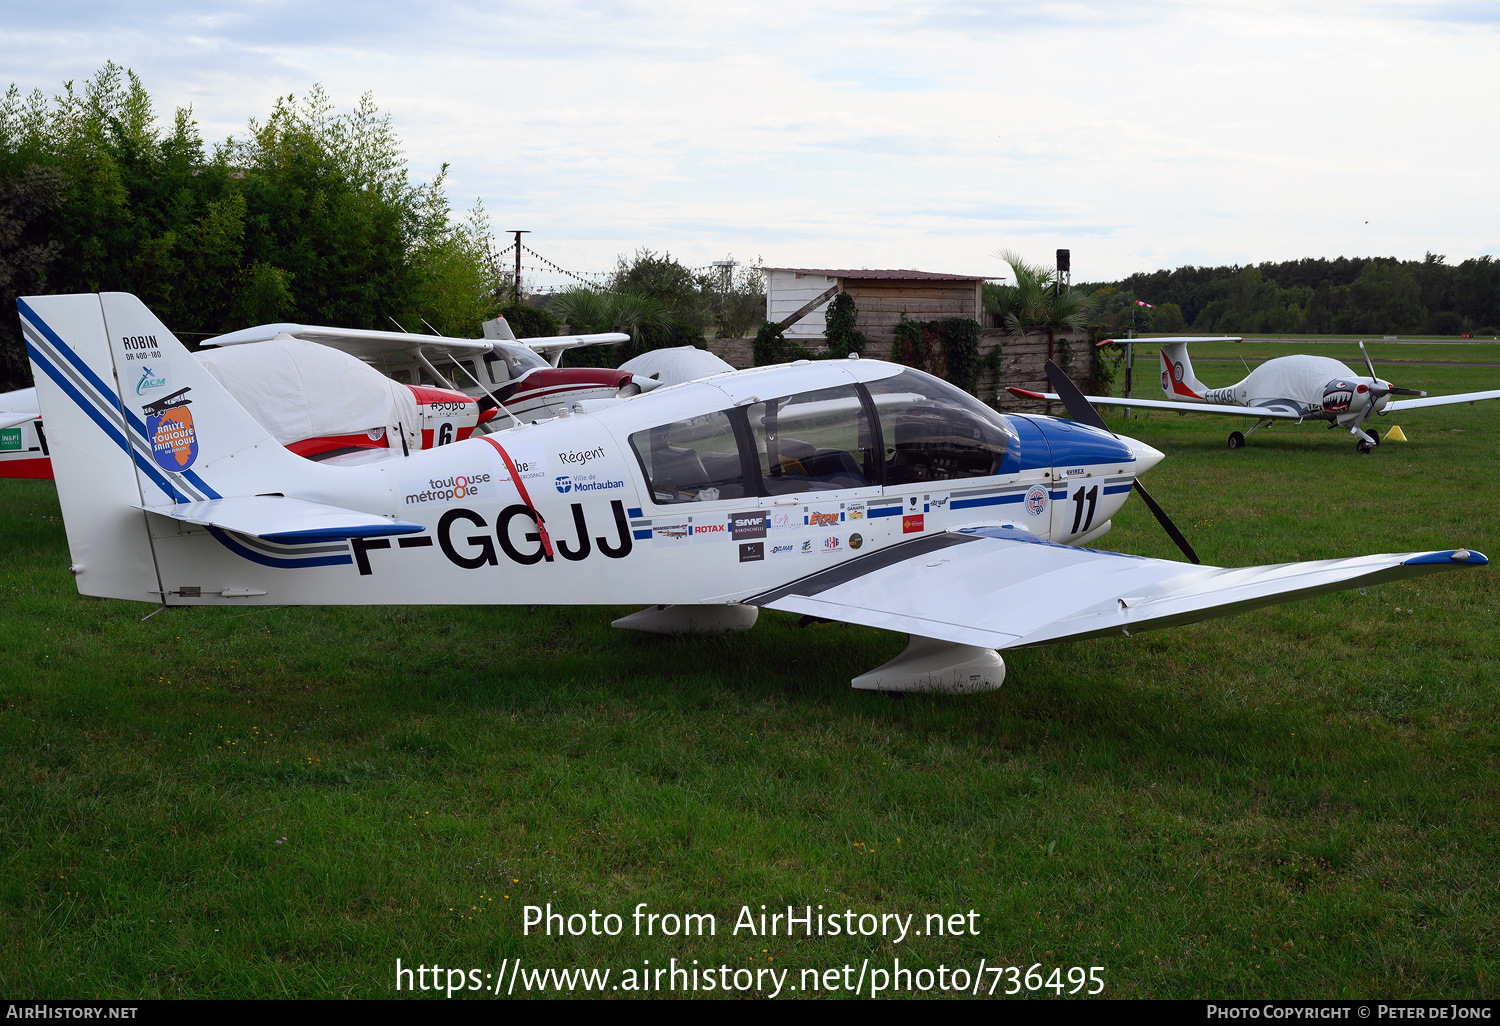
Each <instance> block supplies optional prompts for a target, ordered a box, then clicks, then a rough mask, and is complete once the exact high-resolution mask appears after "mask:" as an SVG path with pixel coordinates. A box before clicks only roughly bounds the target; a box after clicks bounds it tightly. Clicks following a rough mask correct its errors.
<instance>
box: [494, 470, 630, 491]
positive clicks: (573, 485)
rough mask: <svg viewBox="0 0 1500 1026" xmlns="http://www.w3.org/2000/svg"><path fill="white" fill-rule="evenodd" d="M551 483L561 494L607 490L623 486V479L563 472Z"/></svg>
mask: <svg viewBox="0 0 1500 1026" xmlns="http://www.w3.org/2000/svg"><path fill="white" fill-rule="evenodd" d="M517 469H519V468H517ZM552 484H553V486H554V487H556V488H557V490H558V492H560V493H561V494H563V495H567V494H568V493H569V492H607V491H610V490H611V489H615V488H624V487H625V482H624V481H620V480H616V479H613V478H605V479H604V480H602V481H601V480H600V479H599V476H598V475H597V474H563V475H562V476H560V477H556V478H554V479H553V480H552Z"/></svg>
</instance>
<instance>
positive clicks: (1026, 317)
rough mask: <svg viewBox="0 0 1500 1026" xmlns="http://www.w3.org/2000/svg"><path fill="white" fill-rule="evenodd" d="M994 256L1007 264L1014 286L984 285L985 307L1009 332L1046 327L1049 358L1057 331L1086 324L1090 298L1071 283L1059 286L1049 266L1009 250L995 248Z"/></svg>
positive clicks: (1089, 315) (1091, 309)
mask: <svg viewBox="0 0 1500 1026" xmlns="http://www.w3.org/2000/svg"><path fill="white" fill-rule="evenodd" d="M994 256H995V258H996V259H998V260H1001V261H1003V262H1004V263H1007V264H1009V265H1010V269H1011V273H1012V274H1014V275H1015V282H1016V283H1015V284H1014V285H986V286H985V287H984V306H985V310H986V311H988V312H990V313H993V314H996V315H998V316H999V317H1000V318H1001V321H1002V323H1004V325H1005V326H1006V327H1007V328H1009V329H1010V330H1011V331H1018V332H1020V331H1026V330H1027V329H1028V328H1046V329H1047V359H1049V360H1050V359H1052V358H1053V348H1054V342H1055V339H1056V336H1057V332H1058V331H1061V330H1063V329H1067V328H1072V329H1075V330H1077V329H1082V328H1086V327H1088V323H1089V318H1090V317H1091V316H1093V312H1094V303H1093V299H1092V298H1091V297H1089V296H1085V295H1084V294H1083V293H1081V292H1079V291H1078V290H1077V289H1075V288H1073V287H1072V286H1068V285H1063V284H1061V283H1060V282H1059V281H1058V280H1057V275H1056V273H1055V272H1054V271H1052V270H1051V269H1050V268H1046V267H1041V266H1039V265H1036V264H1028V263H1027V262H1026V261H1025V260H1023V259H1021V257H1020V255H1019V254H1017V253H1016V252H1015V250H1011V249H1002V250H998V251H996V253H995V254H994Z"/></svg>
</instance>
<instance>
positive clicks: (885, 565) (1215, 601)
mask: <svg viewBox="0 0 1500 1026" xmlns="http://www.w3.org/2000/svg"><path fill="white" fill-rule="evenodd" d="M1488 562H1489V560H1488V559H1486V558H1485V556H1484V555H1483V554H1481V553H1478V552H1473V551H1470V550H1467V549H1456V550H1446V551H1440V552H1406V553H1388V554H1382V555H1374V556H1355V557H1353V558H1351V559H1320V560H1315V561H1312V562H1306V563H1280V564H1275V565H1271V566H1251V567H1241V568H1237V569H1226V568H1223V567H1215V566H1194V565H1191V564H1188V563H1179V562H1176V561H1173V560H1166V559H1147V558H1144V557H1141V556H1127V555H1121V554H1120V553H1116V552H1105V551H1101V550H1097V549H1084V548H1075V547H1073V546H1069V545H1059V544H1057V543H1055V542H1050V541H1045V540H1043V539H1041V538H1037V537H1035V536H1033V535H1030V534H1028V533H1026V532H1025V531H1022V530H1016V529H1013V528H1009V527H972V528H963V529H960V530H958V531H954V532H950V533H948V534H941V535H928V536H927V537H924V538H920V539H914V540H913V541H911V542H907V543H905V544H903V545H897V546H894V547H892V548H889V549H883V550H881V551H879V552H873V553H871V554H870V555H868V556H865V557H862V558H860V559H854V560H851V561H849V562H847V563H844V564H842V565H840V566H837V567H832V568H830V569H828V570H825V571H823V572H821V573H817V574H813V575H811V576H810V577H805V578H803V579H802V580H800V581H798V582H796V583H794V584H789V585H786V586H785V587H782V588H777V589H775V590H773V591H769V592H766V593H764V594H761V595H756V596H754V597H752V598H748V599H746V600H745V601H746V602H747V603H748V604H750V605H757V606H767V607H769V608H771V609H780V610H783V611H785V612H789V613H801V614H803V615H804V616H816V617H821V618H823V619H826V620H839V621H842V622H844V623H854V624H862V625H864V626H867V627H879V628H883V629H885V630H892V631H902V632H905V633H907V634H915V635H918V636H920V637H924V638H936V639H938V640H940V641H951V642H954V643H956V644H960V645H974V646H978V647H983V648H996V649H1003V648H1025V647H1030V646H1036V645H1051V644H1055V643H1057V642H1060V641H1073V640H1081V639H1083V638H1096V637H1102V636H1108V635H1116V636H1118V635H1121V634H1124V635H1130V634H1134V633H1136V632H1138V631H1145V630H1156V629H1158V628H1161V627H1171V626H1173V625H1176V624H1184V623H1195V622H1197V621H1199V620H1207V619H1211V618H1213V617H1217V616H1229V615H1231V614H1234V613H1239V612H1243V611H1245V610H1250V609H1258V608H1260V607H1261V606H1268V605H1272V604H1273V603H1277V602H1287V601H1291V600H1292V599H1296V598H1307V597H1311V596H1313V595H1322V594H1325V593H1327V592H1332V591H1339V590H1342V589H1345V588H1359V587H1364V586H1365V585H1368V584H1380V583H1383V582H1385V581H1393V580H1398V579H1400V578H1404V577H1416V576H1419V575H1422V574H1427V573H1433V572H1435V571H1438V570H1447V569H1454V568H1458V567H1464V566H1483V565H1485V564H1486V563H1488Z"/></svg>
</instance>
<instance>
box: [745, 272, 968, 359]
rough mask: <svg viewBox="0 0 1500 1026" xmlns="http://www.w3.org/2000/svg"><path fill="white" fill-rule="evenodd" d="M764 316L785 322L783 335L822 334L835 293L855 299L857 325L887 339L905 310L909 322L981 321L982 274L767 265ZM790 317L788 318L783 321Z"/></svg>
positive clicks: (805, 336)
mask: <svg viewBox="0 0 1500 1026" xmlns="http://www.w3.org/2000/svg"><path fill="white" fill-rule="evenodd" d="M763 270H764V271H765V274H766V319H767V320H772V321H779V322H781V323H783V324H787V327H786V331H785V334H786V337H787V338H791V339H798V340H808V339H814V338H822V336H823V327H824V322H823V313H824V311H825V310H827V308H828V303H829V302H830V301H831V300H832V299H833V297H834V296H836V295H838V294H839V293H840V292H847V293H849V294H850V295H851V296H852V297H853V298H854V307H855V309H856V310H857V311H858V327H859V330H860V331H863V332H864V333H865V334H866V335H868V336H870V338H871V339H872V340H873V341H881V342H887V343H889V342H890V341H891V340H892V339H893V338H895V334H896V325H897V324H899V323H900V322H901V318H902V315H903V314H904V315H905V316H906V318H907V320H912V321H940V320H945V319H947V318H949V317H969V318H972V319H973V320H976V321H981V323H983V322H982V320H981V316H980V315H981V311H982V310H983V309H984V301H983V297H982V295H981V292H980V286H981V285H982V284H983V283H984V281H985V278H984V277H983V276H981V275H973V274H939V273H937V272H934V271H911V270H890V271H882V270H872V269H869V268H864V269H861V270H853V269H835V268H812V267H767V268H763ZM788 321H790V322H791V323H789V324H788V323H787V322H788Z"/></svg>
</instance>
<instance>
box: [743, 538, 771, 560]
mask: <svg viewBox="0 0 1500 1026" xmlns="http://www.w3.org/2000/svg"><path fill="white" fill-rule="evenodd" d="M765 558H766V543H765V542H746V543H745V544H743V545H741V546H740V562H741V563H759V562H760V561H761V560H763V559H765Z"/></svg>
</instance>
